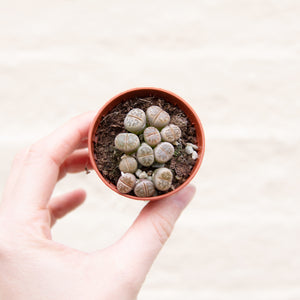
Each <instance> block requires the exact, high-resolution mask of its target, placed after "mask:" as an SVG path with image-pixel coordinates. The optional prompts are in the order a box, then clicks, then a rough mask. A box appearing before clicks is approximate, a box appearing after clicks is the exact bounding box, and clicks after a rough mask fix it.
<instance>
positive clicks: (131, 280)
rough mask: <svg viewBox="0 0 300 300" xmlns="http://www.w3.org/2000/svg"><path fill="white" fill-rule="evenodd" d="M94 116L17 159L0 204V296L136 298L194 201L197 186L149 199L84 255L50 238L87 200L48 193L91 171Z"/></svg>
mask: <svg viewBox="0 0 300 300" xmlns="http://www.w3.org/2000/svg"><path fill="white" fill-rule="evenodd" d="M93 117H94V113H86V114H82V115H80V116H77V117H75V118H73V119H72V120H70V121H69V122H68V123H66V124H65V125H64V126H62V127H61V128H59V129H57V130H56V131H54V132H53V133H51V134H50V135H48V136H47V137H45V138H42V139H41V140H39V141H38V142H36V143H35V144H33V145H32V146H30V147H29V148H27V149H26V150H24V151H21V152H20V153H19V154H18V155H17V156H16V157H15V159H14V162H13V165H12V169H11V172H10V175H9V178H8V181H7V184H6V187H5V189H4V193H3V197H2V202H1V206H0V270H1V272H0V299H10V300H14V299H18V300H19V299H26V300H28V299H30V300H35V299H38V300H41V299H43V300H46V299H51V300H53V299H63V300H68V299H72V300H76V299H89V300H93V299H101V300H133V299H136V298H137V295H138V292H139V290H140V288H141V286H142V284H143V282H144V280H145V277H146V275H147V273H148V272H149V270H150V268H151V265H152V263H153V261H154V259H155V258H156V256H157V255H158V253H159V251H160V250H161V248H162V247H163V245H164V244H165V242H166V241H167V239H168V237H169V236H170V234H171V232H172V229H173V227H174V224H175V222H176V220H177V218H178V217H179V215H180V214H181V212H182V210H183V209H184V208H185V207H186V205H187V204H188V203H189V202H190V200H191V199H192V197H193V195H194V193H195V189H194V187H193V186H188V187H186V188H185V189H183V190H182V191H181V192H178V193H177V194H175V195H173V196H171V197H168V198H165V199H163V200H160V201H156V202H149V203H148V204H147V205H146V206H145V207H144V208H143V210H142V211H141V213H140V214H139V216H138V217H137V219H136V220H135V221H134V223H133V225H132V226H131V227H130V229H129V230H128V231H127V232H126V233H125V235H124V236H123V237H122V238H121V239H120V240H119V241H118V242H116V243H115V244H113V245H111V246H110V247H108V248H105V249H101V250H98V251H94V252H91V253H86V252H82V251H78V250H75V249H72V248H70V247H68V246H65V245H62V244H59V243H57V242H55V241H53V240H52V238H51V227H52V226H53V225H54V224H55V222H56V220H57V219H59V218H62V217H63V216H65V215H66V214H67V213H68V212H70V211H72V210H73V209H75V208H76V207H78V206H79V205H80V204H81V203H82V202H83V201H84V200H85V197H86V193H85V191H83V190H74V191H72V192H70V193H68V194H65V195H62V196H59V197H55V198H53V197H52V196H51V195H52V192H53V189H54V187H55V185H56V183H57V181H58V180H60V179H62V178H63V177H64V176H65V175H66V174H67V173H72V172H80V171H83V170H84V169H85V167H88V168H90V165H89V158H88V154H87V150H86V140H87V134H88V129H89V126H90V123H91V120H92V118H93ZM99 201H101V198H99ZM99 216H100V217H101V212H99ZM175 263H176V262H174V264H175Z"/></svg>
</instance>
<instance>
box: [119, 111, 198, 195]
mask: <svg viewBox="0 0 300 300" xmlns="http://www.w3.org/2000/svg"><path fill="white" fill-rule="evenodd" d="M146 119H147V122H148V123H147V124H148V125H150V126H149V127H146ZM169 122H170V116H169V114H168V113H167V112H166V111H164V110H163V109H162V108H160V107H159V106H150V107H149V108H148V109H147V111H146V114H145V113H144V111H143V110H141V109H139V108H134V109H132V110H130V111H129V113H128V114H127V115H126V117H125V119H124V126H125V129H126V130H128V131H130V133H128V132H127V133H120V134H118V135H117V136H116V137H115V147H116V148H117V149H118V150H120V151H122V152H123V153H125V154H124V155H123V156H122V157H121V161H120V163H119V169H120V171H121V172H122V176H121V177H120V178H119V180H118V183H117V189H118V190H119V191H120V192H121V193H130V192H131V191H132V190H133V193H134V194H135V195H136V196H137V197H141V198H144V197H151V196H153V195H155V194H156V193H157V191H160V193H161V192H167V191H168V190H169V189H170V188H171V187H172V182H173V173H172V171H171V170H170V169H168V168H166V167H165V164H166V163H167V162H168V161H169V160H171V159H172V157H173V156H174V152H175V149H174V145H176V143H177V145H178V141H179V139H180V137H181V130H180V128H179V127H178V126H177V125H174V124H169ZM160 130H161V131H160ZM138 134H139V136H138ZM140 139H141V140H144V142H143V143H142V144H141V142H140ZM191 149H192V151H194V149H193V148H192V147H191Z"/></svg>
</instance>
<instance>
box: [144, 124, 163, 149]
mask: <svg viewBox="0 0 300 300" xmlns="http://www.w3.org/2000/svg"><path fill="white" fill-rule="evenodd" d="M144 141H145V142H146V143H147V144H148V145H149V146H151V147H154V146H156V145H157V144H159V143H160V142H161V135H160V132H159V130H158V129H157V128H155V127H152V126H151V127H147V128H146V129H145V130H144Z"/></svg>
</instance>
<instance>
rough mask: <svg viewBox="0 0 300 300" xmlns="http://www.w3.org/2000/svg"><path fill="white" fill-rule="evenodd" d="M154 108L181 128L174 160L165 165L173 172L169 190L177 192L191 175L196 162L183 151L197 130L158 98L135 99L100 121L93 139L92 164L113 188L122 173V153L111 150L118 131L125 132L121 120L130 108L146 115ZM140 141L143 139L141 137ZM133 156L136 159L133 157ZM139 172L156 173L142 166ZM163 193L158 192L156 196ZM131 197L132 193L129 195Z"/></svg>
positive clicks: (194, 139)
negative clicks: (93, 158) (138, 109)
mask: <svg viewBox="0 0 300 300" xmlns="http://www.w3.org/2000/svg"><path fill="white" fill-rule="evenodd" d="M152 105H157V106H160V107H161V108H162V109H164V110H165V111H166V112H168V113H169V115H170V117H171V121H170V124H175V125H177V126H179V127H180V129H181V132H182V136H181V139H180V140H179V145H178V146H174V148H175V154H174V156H173V158H172V159H171V160H170V161H168V162H167V163H165V167H167V168H170V169H171V170H172V171H173V173H174V178H173V184H172V186H171V188H170V190H173V189H176V188H177V187H178V186H179V185H181V184H182V183H183V182H184V181H185V180H186V179H187V178H188V177H189V175H190V173H191V171H192V169H193V167H194V165H195V163H196V160H193V159H192V158H191V155H188V154H186V152H185V151H184V148H185V146H186V143H193V144H196V131H195V128H194V126H193V125H192V124H191V122H190V121H189V119H188V118H187V117H186V115H185V114H184V113H183V111H182V110H181V109H180V108H178V107H177V106H174V105H173V104H171V103H169V102H167V101H165V100H163V99H160V98H157V97H152V96H151V97H146V98H134V99H131V100H127V101H124V102H121V103H120V104H118V105H117V106H115V107H114V108H113V109H112V110H111V111H110V112H109V113H108V114H107V115H106V116H104V117H103V119H102V120H101V122H100V124H99V126H98V128H97V130H96V134H95V137H94V149H95V153H94V155H95V161H96V164H97V167H98V169H99V171H100V172H101V174H102V175H103V176H104V178H106V179H107V180H108V181H110V182H112V183H113V184H114V185H116V184H117V181H118V179H119V177H120V176H121V172H120V170H119V168H118V166H119V162H120V160H121V156H122V155H123V153H122V152H121V151H119V150H117V149H115V148H114V139H115V137H116V136H117V135H118V134H119V133H121V132H127V131H126V130H125V128H124V119H125V116H126V115H127V113H128V112H129V111H130V110H131V109H133V108H140V109H142V110H144V111H145V112H146V109H147V108H148V107H149V106H152ZM140 139H141V142H142V141H143V140H142V136H140ZM132 156H135V154H133V155H132ZM139 169H141V170H143V171H146V172H149V174H151V172H152V171H153V170H155V168H153V167H143V166H140V165H139ZM163 193H166V192H159V191H158V195H160V194H163ZM129 194H131V195H134V194H133V192H131V193H129Z"/></svg>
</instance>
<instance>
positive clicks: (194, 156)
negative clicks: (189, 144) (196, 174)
mask: <svg viewBox="0 0 300 300" xmlns="http://www.w3.org/2000/svg"><path fill="white" fill-rule="evenodd" d="M197 158H198V153H197V151H193V153H192V159H193V160H196V159H197Z"/></svg>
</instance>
